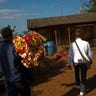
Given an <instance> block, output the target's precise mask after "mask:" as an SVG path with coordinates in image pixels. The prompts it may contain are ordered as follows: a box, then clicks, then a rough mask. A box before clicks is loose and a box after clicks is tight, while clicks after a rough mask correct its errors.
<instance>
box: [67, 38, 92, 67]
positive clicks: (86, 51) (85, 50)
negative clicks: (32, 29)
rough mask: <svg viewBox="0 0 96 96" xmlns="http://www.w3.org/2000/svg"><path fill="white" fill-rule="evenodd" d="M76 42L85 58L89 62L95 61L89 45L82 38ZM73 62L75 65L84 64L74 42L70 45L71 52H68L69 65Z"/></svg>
mask: <svg viewBox="0 0 96 96" xmlns="http://www.w3.org/2000/svg"><path fill="white" fill-rule="evenodd" d="M76 42H77V44H78V46H79V49H80V50H81V52H82V54H83V56H84V57H85V58H86V59H87V60H89V58H90V59H93V52H92V51H91V48H90V45H89V43H88V42H87V41H85V40H82V39H80V38H78V39H76ZM72 60H73V61H74V63H84V61H83V58H82V56H81V54H80V52H79V50H78V48H77V46H76V44H75V42H72V43H71V44H70V48H69V52H68V65H70V64H71V62H72Z"/></svg>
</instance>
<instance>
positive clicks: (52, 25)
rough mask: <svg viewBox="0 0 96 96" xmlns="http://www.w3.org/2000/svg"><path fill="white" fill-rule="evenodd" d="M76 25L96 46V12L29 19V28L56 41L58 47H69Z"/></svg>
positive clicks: (93, 45) (92, 44) (86, 38)
mask: <svg viewBox="0 0 96 96" xmlns="http://www.w3.org/2000/svg"><path fill="white" fill-rule="evenodd" d="M76 27H81V29H82V37H83V39H85V40H87V41H89V43H90V44H91V46H92V47H96V42H95V41H96V12H92V13H84V14H74V15H69V16H57V17H49V18H38V19H28V20H27V28H28V30H31V31H36V32H38V33H39V34H41V35H43V36H44V37H45V38H47V40H52V41H54V44H55V45H56V48H58V47H59V46H64V47H65V48H66V47H69V44H70V42H72V41H73V40H74V36H73V34H74V31H75V28H76Z"/></svg>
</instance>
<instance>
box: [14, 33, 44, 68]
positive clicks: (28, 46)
mask: <svg viewBox="0 0 96 96" xmlns="http://www.w3.org/2000/svg"><path fill="white" fill-rule="evenodd" d="M13 43H14V46H15V50H16V52H17V53H18V54H19V55H20V56H21V57H22V58H23V60H22V63H23V64H24V65H25V66H26V67H27V68H31V67H34V66H38V64H39V60H40V58H41V57H42V56H43V50H42V49H41V46H42V38H40V36H39V34H37V33H32V34H26V35H24V36H22V37H21V36H15V37H14V39H13Z"/></svg>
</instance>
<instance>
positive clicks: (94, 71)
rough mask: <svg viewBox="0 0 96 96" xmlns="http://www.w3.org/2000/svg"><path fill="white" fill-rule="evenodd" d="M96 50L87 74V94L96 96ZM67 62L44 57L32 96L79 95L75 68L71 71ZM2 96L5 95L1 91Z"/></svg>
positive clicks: (37, 69)
mask: <svg viewBox="0 0 96 96" xmlns="http://www.w3.org/2000/svg"><path fill="white" fill-rule="evenodd" d="M95 53H96V52H95V51H94V60H93V64H92V66H91V69H90V70H88V74H87V88H88V89H89V90H88V91H87V93H86V95H85V96H96V84H95V82H96V54H95ZM65 65H66V63H63V62H62V63H60V62H57V61H53V60H50V59H47V58H45V59H43V60H42V62H41V63H40V65H39V66H38V67H37V68H35V69H34V70H35V71H34V72H33V74H35V76H34V80H32V86H31V88H32V96H79V90H77V89H75V88H74V68H73V67H72V70H71V71H67V70H66V69H65ZM0 93H1V94H0V96H5V92H3V91H1V92H0Z"/></svg>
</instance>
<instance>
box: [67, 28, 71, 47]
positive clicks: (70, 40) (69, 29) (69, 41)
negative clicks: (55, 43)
mask: <svg viewBox="0 0 96 96" xmlns="http://www.w3.org/2000/svg"><path fill="white" fill-rule="evenodd" d="M68 38H69V45H70V42H71V37H70V28H69V27H68Z"/></svg>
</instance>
